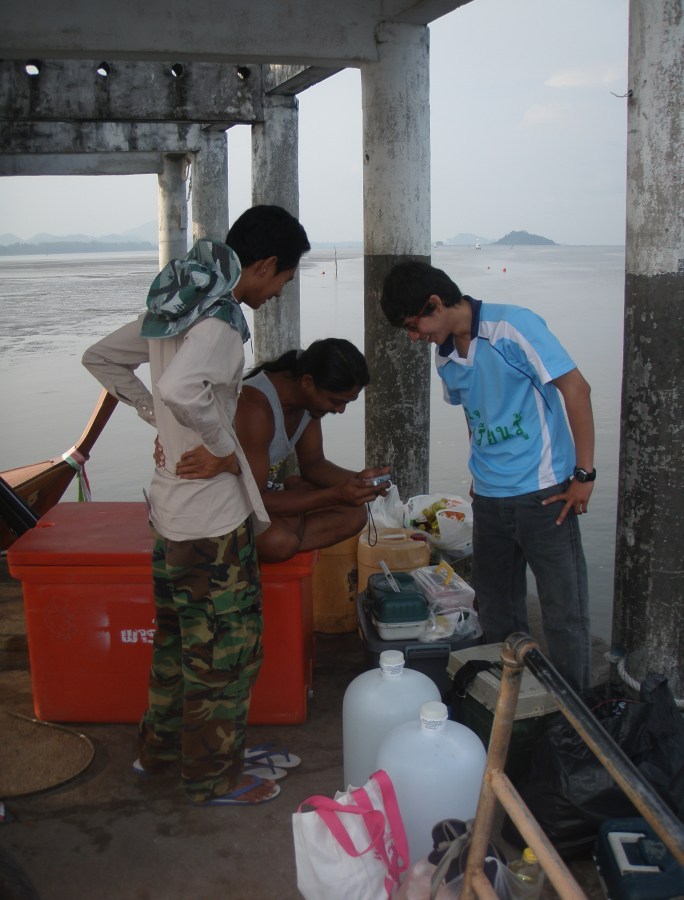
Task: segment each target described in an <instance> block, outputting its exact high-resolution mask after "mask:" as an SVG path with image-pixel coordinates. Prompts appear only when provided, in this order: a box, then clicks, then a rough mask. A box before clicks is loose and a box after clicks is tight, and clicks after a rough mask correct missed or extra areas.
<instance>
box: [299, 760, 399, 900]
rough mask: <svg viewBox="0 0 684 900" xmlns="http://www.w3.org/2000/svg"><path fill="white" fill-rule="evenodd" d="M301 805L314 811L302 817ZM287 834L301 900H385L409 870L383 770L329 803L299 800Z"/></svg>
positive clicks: (391, 789)
mask: <svg viewBox="0 0 684 900" xmlns="http://www.w3.org/2000/svg"><path fill="white" fill-rule="evenodd" d="M305 805H306V806H312V807H313V808H314V809H313V811H312V812H302V807H303V806H305ZM292 829H293V833H294V845H295V861H296V864H297V887H298V888H299V891H300V893H301V894H302V896H303V897H305V898H306V900H352V898H353V900H389V898H390V897H391V896H392V893H393V891H394V889H395V888H396V887H397V886H398V884H399V879H400V877H401V874H402V873H403V872H405V871H406V869H407V867H408V843H407V840H406V833H405V831H404V824H403V822H402V819H401V813H400V811H399V804H398V802H397V798H396V794H395V792H394V787H393V785H392V781H391V780H390V777H389V775H388V774H387V772H384V771H383V770H382V769H380V770H379V771H377V772H375V774H373V775H371V777H370V778H369V779H368V781H367V782H366V784H365V785H364V787H362V788H353V787H350V788H349V789H348V790H347V791H345V792H344V793H338V794H336V795H335V799H334V800H331V799H330V798H329V797H324V796H314V797H309V798H308V799H307V800H304V802H303V803H300V805H299V808H298V810H297V812H296V813H294V814H293V816H292Z"/></svg>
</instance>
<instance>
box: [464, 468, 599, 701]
mask: <svg viewBox="0 0 684 900" xmlns="http://www.w3.org/2000/svg"><path fill="white" fill-rule="evenodd" d="M566 488H567V482H566V483H565V484H559V485H554V486H553V487H549V488H544V489H543V490H540V491H534V492H533V493H531V494H522V495H520V496H517V497H483V496H481V495H477V494H476V495H475V497H474V498H473V587H474V589H475V593H476V595H477V603H478V608H479V615H480V624H481V625H482V630H483V631H484V634H485V637H486V640H487V641H488V642H489V643H495V642H498V641H503V640H505V639H506V638H507V637H508V636H509V634H511V633H512V632H514V631H524V632H527V631H528V624H527V566H528V565H529V567H530V569H531V570H532V573H533V574H534V577H535V579H536V582H537V592H538V595H539V602H540V607H541V615H542V626H543V629H544V636H545V638H546V643H547V647H548V653H549V657H550V658H551V662H552V663H553V665H554V666H555V667H556V669H558V671H559V672H560V673H561V675H562V676H563V677H564V678H565V679H566V681H568V682H569V683H570V684H571V685H572V687H574V688H575V690H579V691H582V690H584V689H585V688H587V687H589V686H590V682H591V636H590V632H589V592H588V587H587V565H586V562H585V559H584V552H583V550H582V540H581V537H580V530H579V522H578V520H577V515H576V514H575V512H574V511H572V510H571V511H570V512H569V513H568V515H567V516H566V518H565V521H564V522H563V524H562V525H556V518H557V517H558V513H559V512H560V510H561V508H562V501H559V502H558V503H553V504H551V505H549V506H542V505H541V503H542V500H544V499H545V498H547V497H552V496H553V495H554V494H559V493H562V492H563V491H564V490H565V489H566Z"/></svg>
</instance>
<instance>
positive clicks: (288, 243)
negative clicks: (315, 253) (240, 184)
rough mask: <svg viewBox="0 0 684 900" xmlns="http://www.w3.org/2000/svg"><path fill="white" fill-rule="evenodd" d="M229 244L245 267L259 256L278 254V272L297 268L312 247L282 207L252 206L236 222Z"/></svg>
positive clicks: (265, 256) (231, 229)
mask: <svg viewBox="0 0 684 900" xmlns="http://www.w3.org/2000/svg"><path fill="white" fill-rule="evenodd" d="M226 244H228V246H229V247H231V248H232V249H233V250H234V251H235V252H236V253H237V255H238V258H239V260H240V264H241V265H242V267H243V268H247V267H248V266H251V265H253V264H254V263H255V262H258V261H259V260H260V259H268V257H269V256H277V257H278V263H277V266H276V271H277V272H284V271H285V270H286V269H294V268H296V267H297V266H298V265H299V260H300V259H301V257H302V254H303V253H306V252H307V251H308V250H310V249H311V244H310V243H309V239H308V237H307V236H306V231H304V227H303V226H302V225H301V223H300V222H299V221H298V220H297V219H295V217H294V216H293V215H291V214H290V213H289V212H288V211H287V210H286V209H283V208H282V206H264V205H261V206H252V207H251V208H250V209H247V210H245V212H243V213H242V215H241V216H238V218H237V219H236V220H235V221H234V222H233V224H232V226H231V228H230V231H229V232H228V234H227V235H226Z"/></svg>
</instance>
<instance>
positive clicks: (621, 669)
mask: <svg viewBox="0 0 684 900" xmlns="http://www.w3.org/2000/svg"><path fill="white" fill-rule="evenodd" d="M603 658H604V659H605V660H606V661H607V662H609V663H611V665H614V666H617V673H618V675H619V676H620V678H622V680H623V681H624V682H625V684H626V685H628V686H629V687H631V688H632V690H633V691H636V692H637V693H640V692H641V682H639V681H637V680H636V678H633V677H632V676H631V675H630V674H629V672H628V671H627V668H626V664H627V661H626V656H625V654H623V653H620V651H618V650H616V649H613V650H609V651H608V653H604V655H603ZM675 706H676V707H677V709H684V700H678V699H676V698H675Z"/></svg>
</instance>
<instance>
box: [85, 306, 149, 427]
mask: <svg viewBox="0 0 684 900" xmlns="http://www.w3.org/2000/svg"><path fill="white" fill-rule="evenodd" d="M140 324H141V319H136V320H135V322H129V323H128V324H127V325H124V326H123V327H122V328H119V329H117V331H113V332H112V333H111V334H109V335H107V337H105V338H102V340H101V341H98V342H97V343H96V344H93V345H92V347H89V348H88V349H87V350H86V352H85V353H84V354H83V359H82V362H83V365H84V366H85V367H86V369H87V370H88V371H89V372H90V374H91V375H93V376H94V377H95V378H97V380H98V381H99V382H100V384H101V385H102V386H103V387H104V388H105V390H107V391H109V393H110V394H111V395H112V396H113V397H116V398H117V400H121V402H122V403H126V404H128V406H132V407H133V408H134V409H135V410H137V413H138V415H139V416H140V418H141V419H144V420H145V422H148V423H149V424H150V425H154V424H155V421H154V406H153V403H152V394H151V393H150V392H149V390H148V389H147V387H146V386H145V384H144V383H143V382H142V381H141V380H140V378H138V376H137V375H136V374H135V370H136V369H137V368H138V366H140V365H142V364H143V363H147V362H149V360H150V354H149V347H148V344H147V340H146V339H145V338H143V337H141V336H140Z"/></svg>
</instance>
